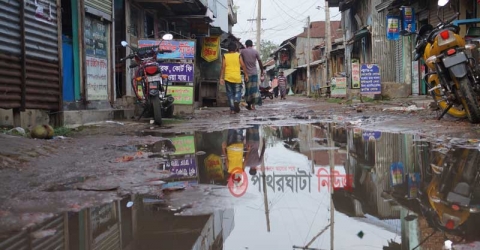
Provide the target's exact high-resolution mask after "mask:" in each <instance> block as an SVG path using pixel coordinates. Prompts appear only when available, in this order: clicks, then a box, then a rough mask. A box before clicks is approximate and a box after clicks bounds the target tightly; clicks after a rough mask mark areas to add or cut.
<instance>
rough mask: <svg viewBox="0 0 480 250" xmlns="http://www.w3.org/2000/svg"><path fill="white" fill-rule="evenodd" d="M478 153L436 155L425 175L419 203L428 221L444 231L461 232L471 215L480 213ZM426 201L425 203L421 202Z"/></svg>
mask: <svg viewBox="0 0 480 250" xmlns="http://www.w3.org/2000/svg"><path fill="white" fill-rule="evenodd" d="M479 165H480V152H479V151H478V150H471V149H456V150H455V151H450V152H449V153H447V154H441V153H438V154H437V157H436V159H435V160H434V161H432V164H431V165H430V168H429V169H428V170H429V171H428V172H424V176H425V175H426V176H429V177H430V178H426V179H429V182H428V184H427V185H426V187H424V188H422V190H423V191H422V195H421V197H423V199H422V200H421V201H420V203H421V205H422V207H423V210H424V213H425V215H426V216H427V217H429V218H430V222H431V223H432V224H433V225H434V226H435V227H437V228H442V229H444V231H450V232H454V231H462V225H463V224H464V223H465V222H466V221H467V220H468V219H469V218H470V217H471V215H472V214H478V213H480V192H479V191H480V183H479V182H480V168H479ZM425 201H428V202H425Z"/></svg>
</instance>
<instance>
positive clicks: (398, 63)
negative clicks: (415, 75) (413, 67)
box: [395, 38, 405, 83]
mask: <svg viewBox="0 0 480 250" xmlns="http://www.w3.org/2000/svg"><path fill="white" fill-rule="evenodd" d="M395 73H396V77H395V80H396V82H397V83H403V82H404V81H405V80H404V75H403V73H404V72H403V40H402V38H400V39H399V40H397V41H395Z"/></svg>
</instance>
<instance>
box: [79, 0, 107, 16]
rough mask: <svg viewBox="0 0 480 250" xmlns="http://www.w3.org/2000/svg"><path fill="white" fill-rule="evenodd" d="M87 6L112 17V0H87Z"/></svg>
mask: <svg viewBox="0 0 480 250" xmlns="http://www.w3.org/2000/svg"><path fill="white" fill-rule="evenodd" d="M85 6H87V7H90V8H93V9H96V10H99V11H101V12H103V13H105V14H107V15H109V16H112V0H86V1H85Z"/></svg>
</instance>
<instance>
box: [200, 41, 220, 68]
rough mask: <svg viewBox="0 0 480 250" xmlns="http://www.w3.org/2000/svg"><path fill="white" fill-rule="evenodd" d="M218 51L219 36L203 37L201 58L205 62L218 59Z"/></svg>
mask: <svg viewBox="0 0 480 250" xmlns="http://www.w3.org/2000/svg"><path fill="white" fill-rule="evenodd" d="M219 52H220V37H219V36H212V37H205V38H204V39H203V46H202V58H203V59H204V60H205V61H207V62H213V61H215V60H217V59H218V54H219Z"/></svg>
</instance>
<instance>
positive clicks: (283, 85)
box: [278, 71, 287, 100]
mask: <svg viewBox="0 0 480 250" xmlns="http://www.w3.org/2000/svg"><path fill="white" fill-rule="evenodd" d="M279 74H280V75H279V76H278V89H279V90H280V98H281V99H282V100H285V99H286V98H285V96H286V95H287V78H286V77H285V76H283V71H280V73H279Z"/></svg>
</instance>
